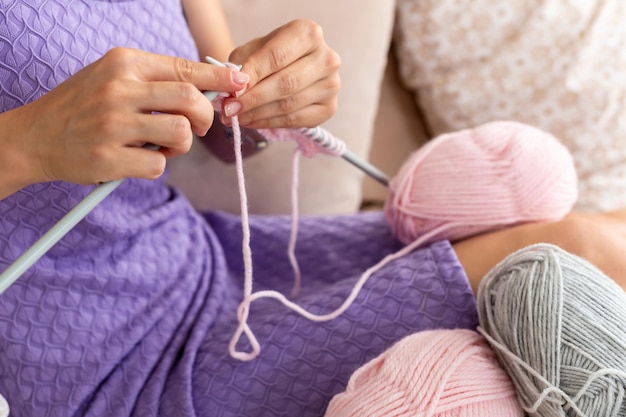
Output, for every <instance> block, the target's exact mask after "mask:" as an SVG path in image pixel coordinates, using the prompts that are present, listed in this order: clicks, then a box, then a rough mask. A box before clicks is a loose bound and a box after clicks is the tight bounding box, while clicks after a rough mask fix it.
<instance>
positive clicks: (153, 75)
mask: <svg viewBox="0 0 626 417" xmlns="http://www.w3.org/2000/svg"><path fill="white" fill-rule="evenodd" d="M103 61H105V62H107V63H108V65H111V66H112V67H113V68H115V69H117V70H118V71H121V72H126V73H129V74H136V76H137V77H138V78H139V79H140V80H142V81H182V82H188V83H191V84H193V85H194V86H196V88H198V89H200V90H214V91H225V92H234V91H239V90H241V89H242V88H243V87H245V84H246V82H242V81H247V80H242V79H241V78H238V77H237V76H236V75H237V74H238V73H239V71H237V70H234V69H231V68H224V67H219V66H216V65H211V64H207V63H203V62H196V61H191V60H188V59H184V58H179V57H171V56H166V55H158V54H152V53H149V52H144V51H140V50H138V49H132V48H113V49H111V50H110V51H109V52H107V53H106V54H105V56H104V57H103ZM240 76H241V77H244V78H247V77H246V76H245V75H240Z"/></svg>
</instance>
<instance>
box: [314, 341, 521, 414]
mask: <svg viewBox="0 0 626 417" xmlns="http://www.w3.org/2000/svg"><path fill="white" fill-rule="evenodd" d="M325 416H326V417H363V416H368V417H378V416H380V417H404V416H406V417H409V416H410V417H422V416H423V417H426V416H440V417H445V416H481V417H508V416H519V417H521V416H523V412H522V409H521V407H520V405H519V403H518V402H517V400H516V398H515V391H514V389H513V386H512V384H511V381H510V379H509V377H508V376H507V374H506V373H505V372H504V370H503V369H502V368H501V367H500V365H499V364H498V363H497V361H496V358H495V356H494V353H493V351H492V350H491V349H490V348H489V346H488V344H487V343H486V341H485V339H484V338H483V337H482V336H481V335H480V334H478V333H477V332H475V331H471V330H463V329H456V330H430V331H423V332H418V333H415V334H413V335H410V336H407V337H405V338H404V339H401V340H400V341H399V342H397V343H396V344H395V345H393V346H392V347H391V348H389V349H388V350H386V351H385V352H383V353H382V354H381V355H380V356H378V357H377V358H375V359H373V360H372V361H370V362H369V363H367V364H365V365H364V366H362V367H361V368H359V369H358V370H357V371H356V372H355V373H354V374H353V375H352V377H351V378H350V381H349V382H348V386H347V388H346V391H345V392H343V393H340V394H337V395H336V396H335V397H333V399H332V400H331V402H330V404H329V406H328V409H327V411H326V414H325Z"/></svg>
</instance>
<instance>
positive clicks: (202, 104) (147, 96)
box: [137, 81, 214, 136]
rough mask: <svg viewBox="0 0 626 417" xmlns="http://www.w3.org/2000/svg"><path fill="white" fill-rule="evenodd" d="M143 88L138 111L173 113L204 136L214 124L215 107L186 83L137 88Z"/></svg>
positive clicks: (163, 83) (139, 87)
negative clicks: (183, 117)
mask: <svg viewBox="0 0 626 417" xmlns="http://www.w3.org/2000/svg"><path fill="white" fill-rule="evenodd" d="M137 88H138V89H141V88H143V89H144V91H142V92H141V93H140V92H138V93H137V94H140V97H139V98H138V100H137V109H138V110H140V111H143V112H160V113H171V114H179V115H182V116H185V117H186V118H187V119H188V120H189V122H190V123H191V129H192V130H193V132H194V133H195V134H197V135H199V136H204V135H205V134H206V132H207V130H209V128H210V127H211V124H212V123H213V114H214V109H213V105H212V104H211V102H210V101H209V100H207V99H206V97H205V96H204V95H203V94H202V93H201V92H200V90H198V89H197V88H196V87H194V85H193V84H191V83H186V82H168V81H162V82H155V83H148V84H145V83H144V84H142V85H140V86H137Z"/></svg>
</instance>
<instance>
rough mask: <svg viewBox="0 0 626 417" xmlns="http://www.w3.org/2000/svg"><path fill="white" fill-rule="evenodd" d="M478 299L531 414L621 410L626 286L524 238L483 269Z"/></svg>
mask: <svg viewBox="0 0 626 417" xmlns="http://www.w3.org/2000/svg"><path fill="white" fill-rule="evenodd" d="M477 302H478V309H479V320H480V331H481V332H482V333H483V334H484V335H485V336H486V338H487V340H488V341H489V342H490V343H491V345H492V348H493V349H494V351H495V352H496V354H497V355H498V358H499V361H500V363H501V364H502V365H503V367H504V368H505V369H506V370H507V372H508V374H509V375H510V376H511V379H512V380H513V383H514V385H515V388H516V391H517V394H518V398H519V401H520V403H521V404H522V406H523V407H524V409H525V410H526V411H527V413H528V414H529V415H531V416H542V417H546V416H565V415H567V416H605V417H607V416H625V415H626V401H625V400H626V396H625V395H626V293H624V291H623V290H622V289H621V288H620V287H619V286H618V285H617V284H616V283H615V282H614V281H612V280H611V279H610V278H608V277H607V276H605V275H604V274H602V272H600V271H599V270H598V269H597V268H595V267H594V266H593V265H591V264H590V263H588V262H587V261H585V260H583V259H582V258H579V257H577V256H574V255H572V254H570V253H567V252H565V251H563V250H561V249H559V248H558V247H556V246H552V245H548V244H538V245H533V246H529V247H527V248H524V249H521V250H519V251H517V252H515V253H513V254H511V255H509V256H508V257H507V258H506V259H505V260H503V261H502V262H501V263H500V264H498V265H497V266H496V267H495V268H494V269H492V270H491V271H490V272H489V273H488V274H487V275H486V276H485V278H484V279H483V281H482V282H481V284H480V286H479V290H478V295H477Z"/></svg>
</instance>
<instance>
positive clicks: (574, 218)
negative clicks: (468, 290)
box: [454, 210, 626, 292]
mask: <svg viewBox="0 0 626 417" xmlns="http://www.w3.org/2000/svg"><path fill="white" fill-rule="evenodd" d="M535 243H551V244H553V245H556V246H559V247H560V248H562V249H563V250H566V251H567V252H570V253H572V254H574V255H577V256H580V257H581V258H584V259H586V260H587V261H589V262H591V263H592V264H594V265H595V266H596V267H597V268H598V269H600V270H601V271H602V272H603V273H604V274H606V275H607V276H609V277H610V278H611V279H613V280H614V281H615V282H617V284H619V285H620V286H621V287H622V288H623V289H625V290H626V256H624V254H626V210H622V211H615V212H610V213H594V214H591V213H588V214H586V213H571V214H569V215H568V216H566V217H565V218H564V219H563V220H561V221H558V222H554V223H533V224H527V225H522V226H517V227H513V228H509V229H504V230H500V231H497V232H493V233H486V234H484V235H480V236H476V237H473V238H470V239H466V240H463V241H460V242H457V243H455V244H454V250H455V251H456V254H457V257H458V258H459V261H460V262H461V264H462V265H463V268H464V269H465V272H466V273H467V275H468V278H469V281H470V284H471V285H472V289H473V290H474V292H476V290H477V289H478V285H479V284H480V281H481V280H482V278H483V277H484V276H485V274H487V272H488V271H489V270H490V269H491V268H493V267H494V266H495V265H496V264H497V263H498V262H500V261H502V260H503V259H504V258H505V257H506V256H507V255H508V254H510V253H512V252H515V251H517V250H519V249H522V248H523V247H526V246H529V245H532V244H535Z"/></svg>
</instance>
